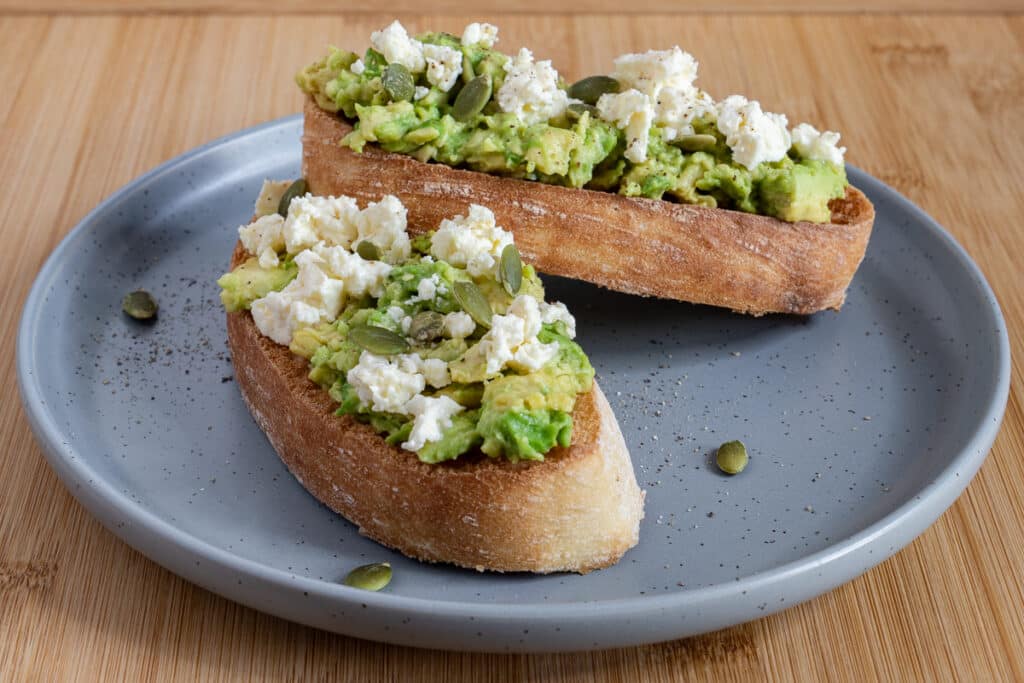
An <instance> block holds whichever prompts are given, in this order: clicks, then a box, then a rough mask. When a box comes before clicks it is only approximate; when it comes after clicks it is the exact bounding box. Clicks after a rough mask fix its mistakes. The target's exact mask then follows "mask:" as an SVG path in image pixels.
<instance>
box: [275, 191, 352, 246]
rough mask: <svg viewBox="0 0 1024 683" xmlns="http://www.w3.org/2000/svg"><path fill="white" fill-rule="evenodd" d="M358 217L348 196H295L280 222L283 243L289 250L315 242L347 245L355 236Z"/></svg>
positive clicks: (311, 244)
mask: <svg viewBox="0 0 1024 683" xmlns="http://www.w3.org/2000/svg"><path fill="white" fill-rule="evenodd" d="M358 217H359V206H358V205H357V204H356V200H354V199H352V198H351V197H317V196H314V195H312V194H308V193H307V194H306V195H305V196H304V197H295V198H294V199H292V201H291V203H290V204H289V205H288V218H287V219H286V220H285V222H284V228H283V234H284V242H285V247H286V248H287V250H288V253H289V254H295V253H298V252H300V251H302V250H303V249H308V248H310V247H312V246H313V245H314V244H317V243H318V242H326V243H327V244H329V245H338V246H342V247H346V248H347V247H349V246H350V245H351V244H352V240H353V239H355V237H356V233H357V228H356V220H357V219H358Z"/></svg>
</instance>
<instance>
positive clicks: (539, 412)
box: [218, 237, 594, 463]
mask: <svg viewBox="0 0 1024 683" xmlns="http://www.w3.org/2000/svg"><path fill="white" fill-rule="evenodd" d="M430 246H431V240H430V238H429V237H421V238H417V239H416V240H414V241H413V252H412V255H411V256H410V258H409V259H407V260H406V261H405V262H403V263H399V264H396V265H395V267H394V268H392V270H391V271H390V273H389V274H388V278H387V284H386V285H385V287H384V290H383V293H382V294H381V296H380V297H378V298H373V297H370V296H367V297H364V298H361V299H355V300H349V301H348V302H347V304H346V305H345V307H344V309H343V310H342V311H341V313H340V315H339V316H338V317H337V319H335V320H334V321H333V322H330V323H321V324H319V325H313V326H310V327H302V328H299V329H297V330H296V331H295V334H294V337H293V339H292V342H291V345H290V349H291V351H292V352H294V353H295V354H297V355H300V356H302V357H304V358H307V359H308V360H309V364H310V371H309V378H310V379H311V380H312V381H314V382H315V383H317V384H318V385H320V386H321V387H323V388H324V389H325V390H327V391H328V392H329V394H330V396H331V397H332V398H333V399H334V400H335V401H336V402H337V403H338V406H339V407H338V409H337V414H338V415H351V416H352V417H354V418H355V419H356V420H359V421H361V422H364V423H366V424H369V425H370V426H372V427H373V428H374V429H375V430H376V431H378V432H380V433H381V434H382V436H383V437H384V439H385V440H386V441H387V443H389V444H393V445H401V444H403V442H405V441H406V440H407V439H409V436H410V432H411V430H412V427H413V418H412V417H410V416H408V415H404V414H397V413H389V412H381V411H375V410H373V409H372V408H371V407H369V406H367V405H366V403H365V402H364V401H363V400H361V398H360V396H359V394H358V391H357V389H356V387H355V386H353V384H351V383H350V382H349V381H348V379H347V375H348V373H349V371H350V370H352V369H353V368H354V367H356V365H357V364H358V363H359V361H360V357H361V355H362V354H363V353H364V350H365V349H364V348H363V347H360V346H359V345H358V344H356V343H355V342H354V341H353V340H352V339H350V338H349V333H350V331H351V330H352V329H354V328H355V327H357V326H367V325H368V326H372V327H375V328H382V329H384V330H388V331H390V332H393V333H395V334H396V335H402V337H403V338H406V335H413V334H416V333H417V331H416V330H414V329H411V328H412V327H413V326H414V325H415V324H416V323H415V322H414V321H416V320H426V321H428V323H429V322H430V321H431V320H432V319H433V320H434V321H435V322H436V321H437V320H438V319H440V318H441V316H444V315H446V314H454V313H459V312H461V311H462V308H461V305H460V303H459V301H458V299H457V297H456V296H455V295H454V289H455V288H454V285H455V283H456V282H472V283H473V284H474V285H475V286H476V287H477V288H478V290H479V291H480V292H481V294H482V295H483V297H484V298H485V299H486V300H487V303H488V305H489V307H490V309H491V311H492V312H493V314H494V315H495V316H497V315H502V314H504V313H505V312H506V311H508V309H509V307H510V305H511V304H512V302H513V300H514V298H515V297H513V296H512V295H510V294H509V293H508V292H507V291H506V289H505V287H504V286H503V284H502V283H501V282H499V281H498V279H497V274H496V273H495V274H494V275H484V276H478V277H475V278H474V277H472V276H471V275H470V274H469V273H468V272H467V271H466V270H465V269H463V268H458V267H455V266H453V265H451V264H449V263H447V262H445V261H440V260H435V259H434V258H432V257H431V256H429V252H430ZM295 270H296V268H295V265H294V263H293V262H292V261H291V260H290V259H288V260H284V261H282V263H281V265H280V266H278V267H276V268H270V269H264V268H261V267H260V265H259V263H258V260H257V259H255V258H252V259H249V260H248V261H246V262H245V263H243V264H241V265H239V266H238V267H236V268H235V270H233V271H232V272H230V273H228V274H226V275H224V276H222V277H221V278H220V279H219V280H218V283H219V284H220V286H221V287H222V292H221V298H222V300H223V302H224V304H225V307H226V308H227V309H228V310H229V311H239V310H247V309H249V307H250V306H251V304H252V302H253V301H254V300H256V299H258V298H260V297H263V296H265V295H266V294H267V293H269V292H271V291H277V290H280V289H281V288H282V287H284V286H285V285H286V284H287V283H288V282H290V281H291V280H292V279H294V278H295ZM424 280H429V281H430V282H431V283H432V284H433V286H432V287H431V289H432V290H433V291H434V295H433V296H432V297H423V296H422V292H423V289H422V287H421V283H422V282H423V281H424ZM516 295H517V296H519V297H521V296H527V297H532V298H534V299H536V300H537V301H538V302H542V301H543V300H544V287H543V284H542V283H541V281H540V278H539V277H538V276H537V273H536V272H535V270H534V269H533V267H532V266H529V265H526V266H524V267H523V270H522V283H521V285H520V287H519V290H518V292H517V293H516ZM424 329H425V331H424V332H423V333H422V335H421V338H420V339H418V340H417V339H414V338H413V337H411V336H410V337H407V338H408V339H409V340H410V341H411V346H410V348H409V349H408V353H412V354H416V355H418V356H419V357H420V358H422V359H440V360H443V361H445V362H446V363H449V367H450V368H451V377H452V382H451V383H449V384H447V385H445V386H443V387H441V388H432V387H430V386H429V385H428V386H427V387H426V389H425V390H424V392H423V393H424V395H427V396H432V397H436V396H445V397H447V398H449V399H451V400H452V401H454V402H456V403H457V404H458V405H459V406H461V407H462V408H463V409H462V410H461V412H458V413H457V414H455V415H453V416H452V417H451V424H450V425H449V426H448V427H447V428H446V429H445V430H444V432H443V435H442V437H441V438H440V439H437V440H433V441H428V442H426V443H425V444H424V445H423V447H422V448H420V449H418V450H417V451H416V455H417V457H418V458H419V459H420V460H421V461H423V462H427V463H439V462H443V461H447V460H453V459H455V458H458V457H459V456H461V455H463V454H465V453H467V452H470V451H474V450H478V451H482V452H483V453H485V454H486V455H488V456H490V457H504V458H507V459H508V460H510V461H513V462H517V461H520V460H543V459H544V456H545V454H546V453H548V452H549V451H550V450H551V449H552V448H555V447H556V446H562V447H567V446H569V444H570V442H571V440H572V427H573V421H572V411H573V408H574V407H575V404H576V398H577V396H578V395H579V394H581V393H585V392H587V391H589V390H590V388H591V385H592V382H593V378H594V369H593V367H592V366H591V365H590V361H589V360H588V359H587V356H586V354H585V353H584V352H583V350H582V349H581V348H580V346H579V345H578V344H576V342H574V341H573V340H572V339H571V337H570V333H569V331H568V329H567V328H566V326H565V323H564V322H553V323H544V324H543V325H542V327H541V330H540V332H539V333H538V334H537V341H539V342H541V343H544V344H556V345H557V352H556V353H555V354H554V356H553V357H552V358H551V359H550V360H549V361H547V362H546V363H545V364H544V365H543V366H542V367H540V368H539V369H537V370H535V371H525V372H524V371H517V370H514V369H511V368H508V367H505V368H503V369H501V371H500V372H498V373H496V374H491V375H486V373H485V372H484V367H483V360H481V359H480V358H479V357H478V354H474V353H472V352H471V351H472V350H473V349H475V348H476V347H477V346H478V344H479V342H480V340H481V338H482V337H483V336H484V335H485V334H486V333H487V329H486V328H485V327H484V326H482V325H480V324H475V323H474V324H472V330H471V331H470V332H469V333H468V334H467V335H466V336H457V337H452V336H450V335H448V334H446V333H445V332H443V331H442V328H440V327H436V326H435V328H433V329H431V328H430V327H429V326H424ZM460 369H461V371H460Z"/></svg>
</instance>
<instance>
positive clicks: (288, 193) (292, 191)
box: [277, 178, 306, 218]
mask: <svg viewBox="0 0 1024 683" xmlns="http://www.w3.org/2000/svg"><path fill="white" fill-rule="evenodd" d="M304 194H306V179H305V178H299V179H298V180H296V181H295V182H294V183H292V184H291V185H289V186H288V189H287V190H285V191H284V194H283V195H281V201H280V202H279V203H278V205H277V212H278V213H279V214H281V215H282V216H284V217H285V218H288V207H289V206H291V203H292V200H293V199H295V198H296V197H301V196H302V195H304Z"/></svg>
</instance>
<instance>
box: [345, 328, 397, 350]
mask: <svg viewBox="0 0 1024 683" xmlns="http://www.w3.org/2000/svg"><path fill="white" fill-rule="evenodd" d="M348 338H349V341H351V342H352V343H353V344H355V345H356V346H358V347H359V348H362V349H366V350H367V351H369V352H370V353H375V354H377V355H378V356H393V355H394V354H396V353H405V352H406V351H408V350H409V342H408V341H406V339H405V337H403V336H401V335H399V334H396V333H394V332H392V331H391V330H389V329H387V328H384V327H377V326H376V325H356V326H354V327H351V328H349V331H348Z"/></svg>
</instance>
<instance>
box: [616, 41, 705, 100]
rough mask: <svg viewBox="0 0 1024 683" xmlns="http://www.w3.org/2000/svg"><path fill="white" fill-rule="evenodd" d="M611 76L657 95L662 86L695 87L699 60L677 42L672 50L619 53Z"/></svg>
mask: <svg viewBox="0 0 1024 683" xmlns="http://www.w3.org/2000/svg"><path fill="white" fill-rule="evenodd" d="M612 78H614V79H616V80H617V81H619V83H621V84H622V85H624V86H625V87H626V88H633V89H635V90H639V91H640V92H642V93H643V94H645V95H647V96H648V97H651V98H652V99H656V98H657V97H658V94H659V93H660V92H661V91H662V89H663V88H672V89H674V90H676V91H679V92H688V91H693V90H696V88H694V86H693V82H694V80H696V78H697V60H696V59H694V58H693V55H691V54H690V53H689V52H683V51H682V50H681V49H679V46H678V45H677V46H675V47H673V48H672V49H670V50H648V51H647V52H643V53H634V54H624V55H621V56H619V57H616V59H615V71H614V72H612Z"/></svg>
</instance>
